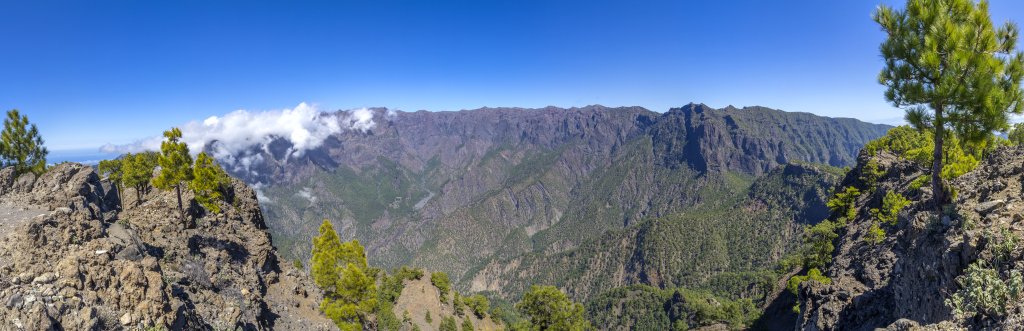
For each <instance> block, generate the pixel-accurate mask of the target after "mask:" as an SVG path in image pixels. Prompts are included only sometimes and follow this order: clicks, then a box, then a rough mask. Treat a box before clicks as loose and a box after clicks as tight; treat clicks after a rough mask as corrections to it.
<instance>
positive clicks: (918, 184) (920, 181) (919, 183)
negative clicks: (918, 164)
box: [910, 175, 932, 191]
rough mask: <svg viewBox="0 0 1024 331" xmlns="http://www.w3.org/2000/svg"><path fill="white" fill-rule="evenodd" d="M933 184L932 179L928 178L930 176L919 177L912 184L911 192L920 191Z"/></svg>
mask: <svg viewBox="0 0 1024 331" xmlns="http://www.w3.org/2000/svg"><path fill="white" fill-rule="evenodd" d="M931 182H932V179H931V177H928V175H921V176H918V177H917V178H915V179H914V181H912V182H910V190H911V191H920V190H921V188H922V187H924V186H925V185H928V184H931Z"/></svg>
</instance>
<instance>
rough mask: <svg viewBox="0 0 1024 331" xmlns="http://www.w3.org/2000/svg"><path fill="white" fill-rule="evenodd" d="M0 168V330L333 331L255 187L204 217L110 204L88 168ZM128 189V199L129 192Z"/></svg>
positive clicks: (151, 203) (157, 205)
mask: <svg viewBox="0 0 1024 331" xmlns="http://www.w3.org/2000/svg"><path fill="white" fill-rule="evenodd" d="M12 175H13V173H12V172H11V171H10V169H4V170H0V215H2V216H3V219H4V220H3V224H2V227H3V229H4V230H5V231H3V234H0V320H2V321H3V323H5V324H2V325H0V329H14V330H65V329H71V330H96V329H105V330H115V329H141V328H148V327H164V328H170V329H175V330H179V329H204V330H205V329H235V328H241V329H246V330H260V329H271V328H274V329H302V330H306V329H314V330H315V329H330V328H333V325H332V324H331V323H330V322H329V321H328V320H326V319H325V318H324V317H323V316H321V315H320V314H319V313H317V312H316V306H317V303H318V299H317V297H316V296H317V293H318V292H317V291H316V290H314V288H313V287H312V286H310V282H309V280H308V279H306V277H305V276H304V274H303V273H301V272H299V271H297V270H295V269H293V268H292V267H291V265H290V264H287V263H280V258H279V257H278V255H277V253H276V251H275V250H274V248H273V246H272V245H271V238H270V235H269V234H268V233H267V232H266V230H265V229H266V225H265V224H264V221H263V216H262V213H261V211H260V209H259V205H258V203H257V200H256V194H255V192H254V191H253V190H252V189H251V188H249V187H248V186H246V185H245V184H243V183H241V182H240V181H234V182H233V184H232V191H233V194H232V196H233V199H234V202H233V203H232V204H230V206H226V207H225V210H224V212H223V213H221V214H216V215H214V214H208V213H204V212H203V210H202V209H201V208H199V207H198V205H197V204H196V203H195V202H194V201H193V199H192V196H191V195H189V194H186V195H185V196H184V197H183V198H184V200H185V201H186V203H187V204H188V205H189V206H190V207H189V213H188V214H189V216H188V219H187V220H184V221H183V220H180V219H179V217H178V216H177V215H178V213H177V211H176V207H177V201H176V197H175V196H174V194H173V192H161V191H154V192H151V193H149V194H147V195H146V197H145V200H144V201H143V202H142V203H141V204H137V203H135V202H132V203H126V204H125V208H124V210H120V211H119V210H116V209H114V206H116V205H117V201H116V199H117V198H116V194H111V192H109V191H110V190H108V189H105V187H109V185H105V184H104V183H103V182H102V181H101V180H100V178H99V177H98V176H97V175H96V173H95V171H94V170H93V169H92V168H90V167H87V166H82V165H80V164H73V163H66V164H61V165H58V166H55V167H53V168H52V169H50V170H49V171H47V172H46V173H44V174H42V175H40V176H38V178H36V176H34V175H32V174H25V175H22V176H19V177H17V178H16V179H15V178H13V176H12ZM132 195H133V194H132Z"/></svg>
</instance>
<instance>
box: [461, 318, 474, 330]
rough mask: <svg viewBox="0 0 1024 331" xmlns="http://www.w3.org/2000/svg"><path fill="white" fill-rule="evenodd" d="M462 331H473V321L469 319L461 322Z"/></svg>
mask: <svg viewBox="0 0 1024 331" xmlns="http://www.w3.org/2000/svg"><path fill="white" fill-rule="evenodd" d="M462 331H473V321H471V320H469V318H466V319H463V320H462Z"/></svg>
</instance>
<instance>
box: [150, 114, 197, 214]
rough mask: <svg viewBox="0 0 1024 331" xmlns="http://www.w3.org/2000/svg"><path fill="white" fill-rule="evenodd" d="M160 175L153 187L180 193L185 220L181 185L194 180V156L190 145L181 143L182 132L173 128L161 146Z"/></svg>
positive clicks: (181, 209) (180, 208)
mask: <svg viewBox="0 0 1024 331" xmlns="http://www.w3.org/2000/svg"><path fill="white" fill-rule="evenodd" d="M157 161H158V162H157V163H159V164H160V174H159V175H157V177H156V179H154V180H153V186H156V187H157V188H159V189H161V190H170V189H174V190H175V191H177V193H178V212H179V213H180V214H181V219H182V220H184V219H185V209H184V207H183V206H182V204H181V185H182V183H185V182H188V181H190V180H192V178H193V173H192V155H190V154H189V152H188V144H185V143H184V142H182V141H181V130H180V129H178V128H171V129H170V130H167V131H164V141H163V143H161V144H160V157H159V159H158V160H157Z"/></svg>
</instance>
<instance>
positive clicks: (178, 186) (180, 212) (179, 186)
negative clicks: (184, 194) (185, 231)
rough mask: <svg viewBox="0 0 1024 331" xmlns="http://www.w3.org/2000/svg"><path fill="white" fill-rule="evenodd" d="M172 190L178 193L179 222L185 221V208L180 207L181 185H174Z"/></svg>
mask: <svg viewBox="0 0 1024 331" xmlns="http://www.w3.org/2000/svg"><path fill="white" fill-rule="evenodd" d="M174 189H175V190H176V191H178V214H179V215H181V221H182V222H184V221H185V208H182V206H181V184H178V185H175V186H174Z"/></svg>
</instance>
